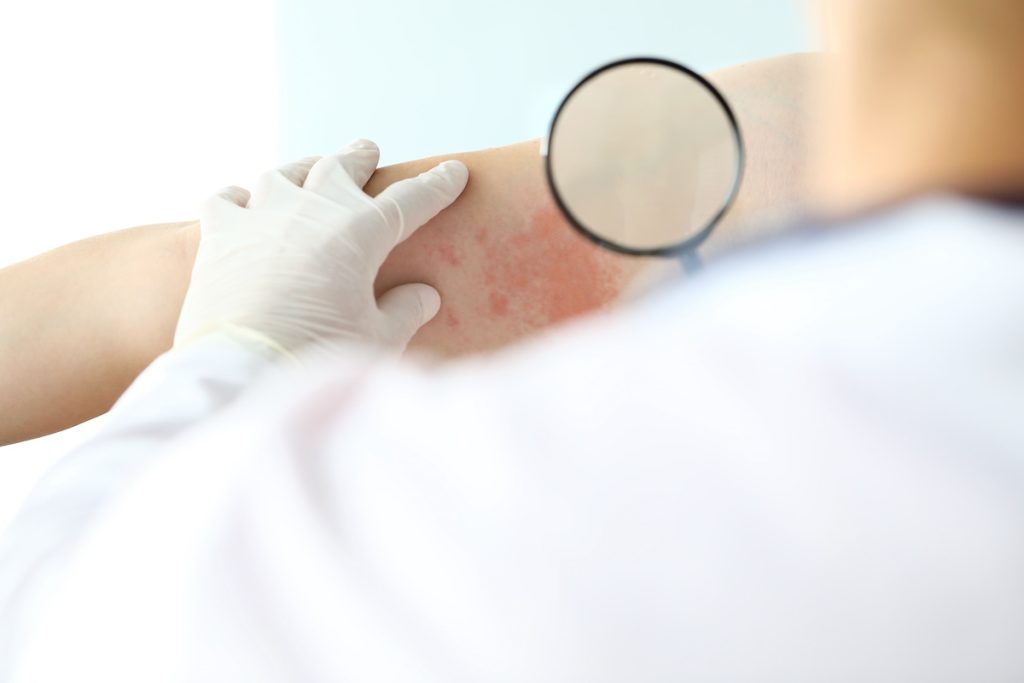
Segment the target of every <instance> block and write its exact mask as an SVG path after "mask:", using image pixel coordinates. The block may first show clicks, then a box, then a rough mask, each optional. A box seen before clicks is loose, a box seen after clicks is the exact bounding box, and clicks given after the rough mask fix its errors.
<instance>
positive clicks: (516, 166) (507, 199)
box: [0, 56, 810, 444]
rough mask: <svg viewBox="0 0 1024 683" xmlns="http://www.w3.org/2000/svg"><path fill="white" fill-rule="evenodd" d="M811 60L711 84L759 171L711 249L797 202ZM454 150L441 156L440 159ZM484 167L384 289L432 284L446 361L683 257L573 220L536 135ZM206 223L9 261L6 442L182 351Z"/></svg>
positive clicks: (471, 161)
mask: <svg viewBox="0 0 1024 683" xmlns="http://www.w3.org/2000/svg"><path fill="white" fill-rule="evenodd" d="M809 59H810V57H809V56H792V57H784V58H778V59H774V60H766V61H764V62H757V63H754V64H751V65H746V66H743V67H737V68H734V69H729V70H725V71H723V72H719V73H718V74H714V75H713V79H714V80H716V81H717V82H718V84H719V85H720V86H721V87H722V88H723V90H724V91H725V92H726V94H727V95H728V96H729V97H730V98H731V99H732V100H733V103H734V105H735V108H736V110H737V113H738V115H739V118H740V121H741V124H742V125H743V126H744V129H745V132H746V138H747V143H748V147H749V158H750V160H751V161H750V167H749V169H748V173H747V176H746V178H745V184H744V188H743V189H742V190H741V193H740V197H739V201H738V203H737V205H736V208H735V210H734V211H733V212H731V213H730V215H729V217H728V218H727V220H726V221H725V222H724V223H723V224H722V225H721V226H720V228H719V229H718V230H716V232H715V233H714V234H713V235H712V237H711V239H710V240H709V242H708V244H707V245H706V246H707V251H708V252H714V251H715V250H717V249H722V248H724V247H726V246H728V245H730V244H733V243H736V242H738V241H742V240H743V239H745V238H746V237H748V236H749V232H750V226H751V225H753V224H755V223H757V222H758V220H759V219H760V218H763V217H764V215H765V212H768V213H778V212H779V211H780V209H781V210H782V211H783V212H784V211H785V210H787V209H790V208H791V205H792V204H793V201H794V197H795V195H794V190H793V189H791V188H792V182H793V175H794V174H793V173H792V170H793V169H795V168H797V167H798V166H799V163H798V161H799V156H798V155H799V154H802V145H800V144H798V143H799V140H800V139H801V137H802V136H801V133H800V129H799V125H798V122H799V117H798V116H795V115H794V112H797V110H798V109H799V110H801V111H802V109H800V107H799V106H798V98H799V94H800V93H801V92H802V90H803V87H804V84H803V82H802V78H803V76H802V70H803V69H805V66H804V64H805V63H806V62H807V61H808V60H809ZM440 158H442V157H438V159H440ZM443 158H459V159H462V160H463V161H465V162H466V164H467V165H468V166H469V169H470V181H469V185H468V187H467V189H466V191H465V193H464V194H463V195H462V196H461V197H460V198H459V199H458V200H457V201H456V202H455V204H454V205H453V206H451V207H450V208H449V209H447V210H445V211H444V212H442V213H441V214H440V215H439V216H437V217H436V218H435V219H434V220H432V221H431V222H430V223H428V224H427V225H425V226H424V227H422V228H421V229H420V230H419V231H418V232H417V233H416V234H415V235H414V236H413V237H412V238H411V239H410V240H408V241H407V242H406V243H404V244H402V245H400V246H399V247H398V248H396V249H395V251H394V253H393V254H392V255H391V257H390V258H389V259H388V261H387V262H386V263H385V264H384V267H383V268H382V270H381V272H380V276H379V279H378V283H377V285H378V291H384V290H386V289H388V288H390V287H392V286H394V285H397V284H401V283H404V282H429V283H430V284H432V285H434V286H435V287H437V288H438V289H439V290H440V292H441V296H442V302H443V303H442V308H441V311H440V313H439V314H438V316H437V317H436V318H435V319H434V320H433V321H431V322H430V323H429V324H428V325H426V326H425V327H424V328H423V329H422V330H421V331H420V333H419V334H418V335H417V336H416V338H415V339H414V340H413V344H412V346H413V347H415V348H420V349H427V350H430V351H433V352H436V353H439V354H442V355H452V354H459V353H467V352H473V351H479V350H485V349H491V348H495V347H498V346H501V345H503V344H507V343H509V342H511V341H513V340H515V339H518V338H521V337H522V336H523V335H525V334H527V333H529V332H531V331H534V330H537V329H540V328H544V327H546V326H549V325H551V324H553V323H558V322H560V321H563V320H565V319H567V318H570V317H573V316H575V315H578V314H580V313H584V312H587V311H591V310H593V309H596V308H601V307H606V306H609V305H612V304H614V302H615V301H617V300H619V299H620V298H621V297H622V296H624V295H625V294H627V293H628V292H630V291H633V290H635V289H636V288H638V287H640V286H641V284H640V283H642V282H644V281H645V280H647V279H648V278H651V277H654V276H656V274H658V273H659V272H664V271H670V270H672V269H674V264H673V263H672V262H666V261H657V260H652V259H635V258H631V257H624V256H618V255H614V254H611V253H608V252H606V251H604V250H602V249H599V248H598V247H595V246H594V245H592V244H590V243H589V242H587V241H586V240H585V239H584V238H582V237H581V236H579V235H578V234H577V233H576V232H574V230H573V229H572V228H571V227H569V225H568V224H566V223H565V222H564V221H562V220H561V218H560V216H559V214H558V212H557V211H556V210H555V208H554V207H553V205H552V202H551V199H550V197H549V195H548V191H547V188H546V185H545V183H544V178H543V169H542V165H541V160H540V157H539V156H538V146H537V143H536V141H531V142H525V143H521V144H518V145H512V146H509V147H501V148H495V149H489V150H484V151H479V152H469V153H464V154H453V155H445V156H444V157H443ZM435 161H436V159H425V160H420V161H414V162H409V163H404V164H398V165H395V166H389V167H385V168H381V169H379V170H378V171H377V173H375V174H374V176H373V177H372V178H371V179H370V182H369V184H368V185H367V191H368V192H369V193H370V194H374V195H375V194H377V193H378V192H380V190H381V189H383V188H384V187H386V186H387V185H388V184H390V183H392V182H394V181H396V180H399V179H401V178H405V177H410V176H413V175H415V174H417V173H419V172H420V171H422V170H426V169H427V168H429V167H431V166H432V165H433V164H434V163H435ZM197 241H198V224H196V223H194V222H193V223H188V224H175V225H166V226H149V227H144V228H135V229H132V230H125V231H121V232H117V233H112V234H110V235H103V236H100V237H96V238H92V239H89V240H85V241H83V242H79V243H76V244H72V245H68V246H66V247H62V248H60V249H57V250H54V251H52V252H48V253H46V254H43V255H42V256H39V257H36V258H35V259H32V260H30V261H26V262H24V263H21V264H17V265H15V266H12V267H10V268H7V269H3V270H0V444H3V443H10V442H13V441H18V440H22V439H26V438H30V437H33V436H38V435H42V434H47V433H50V432H54V431H57V430H59V429H63V428H65V427H69V426H72V425H74V424H77V423H79V422H82V421H84V420H86V419H89V418H90V417H93V416H95V415H98V414H100V413H102V412H104V411H106V410H107V409H108V408H109V407H110V405H111V404H112V403H113V401H114V400H116V398H117V397H118V396H120V394H121V393H122V392H123V391H124V389H125V388H126V387H127V385H128V384H129V383H130V382H131V381H132V380H133V379H134V378H135V377H136V376H137V375H138V373H139V372H141V371H142V369H143V368H145V367H146V365H148V364H149V363H150V362H151V361H152V360H153V359H154V358H155V357H156V356H157V355H159V354H160V353H162V352H164V351H166V350H167V349H168V348H169V347H170V344H171V339H172V337H173V331H174V326H175V323H176V321H177V316H178V312H179V310H180V307H181V301H182V298H183V296H184V292H185V289H186V287H187V282H188V275H189V272H190V270H191V265H192V260H193V258H194V255H195V247H196V244H197Z"/></svg>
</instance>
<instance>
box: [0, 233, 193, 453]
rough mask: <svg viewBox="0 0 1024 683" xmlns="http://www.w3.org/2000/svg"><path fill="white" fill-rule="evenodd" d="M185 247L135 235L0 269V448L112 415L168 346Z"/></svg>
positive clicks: (167, 238) (166, 238)
mask: <svg viewBox="0 0 1024 683" xmlns="http://www.w3.org/2000/svg"><path fill="white" fill-rule="evenodd" d="M188 237H189V232H188V224H186V223H179V224H170V225H154V226H146V227H141V228H132V229H130V230H122V231H120V232H115V233H111V234H108V235H101V236H99V237H93V238H91V239H87V240H83V241H81V242H76V243H74V244H69V245H66V246H64V247H61V248H59V249H55V250H53V251H50V252H47V253H45V254H42V255H41V256H37V257H36V258H34V259H30V260H28V261H25V262H22V263H18V264H16V265H14V266H10V267H9V268H4V269H0V445H2V444H5V443H11V442H14V441H20V440H23V439H28V438H32V437H35V436H40V435H43V434H49V433H51V432H55V431H58V430H60V429H64V428H66V427H70V426H72V425H75V424H78V423H79V422H83V421H85V420H87V419H89V418H92V417H95V416H96V415H99V414H100V413H102V412H104V411H106V410H107V409H108V408H109V407H110V405H111V404H112V403H113V402H114V401H115V400H116V399H117V397H118V396H120V395H121V393H122V392H123V391H124V389H125V388H126V387H127V386H128V384H130V383H131V381H132V380H133V379H134V378H135V377H136V376H137V375H138V374H139V373H140V372H141V371H142V370H143V368H145V367H146V366H147V365H148V364H149V363H150V362H152V360H153V359H154V358H155V357H156V356H157V355H159V354H160V353H161V352H163V351H164V350H166V349H167V348H168V347H169V346H170V340H171V337H172V335H173V332H174V326H175V323H176V321H177V316H178V311H179V310H180V308H181V301H182V299H183V297H184V293H185V289H186V287H187V286H188V277H189V272H190V269H191V263H192V255H191V254H190V253H189V249H188Z"/></svg>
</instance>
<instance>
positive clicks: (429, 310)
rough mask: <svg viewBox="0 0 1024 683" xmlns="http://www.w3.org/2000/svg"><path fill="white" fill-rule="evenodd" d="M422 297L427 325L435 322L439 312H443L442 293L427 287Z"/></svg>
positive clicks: (424, 319) (424, 320) (424, 318)
mask: <svg viewBox="0 0 1024 683" xmlns="http://www.w3.org/2000/svg"><path fill="white" fill-rule="evenodd" d="M421 296H422V297H423V299H422V301H423V322H424V324H426V323H428V322H430V321H431V320H433V319H434V316H436V315H437V312H438V311H440V310H441V293H440V292H438V291H437V290H436V289H434V288H433V287H431V286H430V285H427V286H426V287H424V288H423V294H421Z"/></svg>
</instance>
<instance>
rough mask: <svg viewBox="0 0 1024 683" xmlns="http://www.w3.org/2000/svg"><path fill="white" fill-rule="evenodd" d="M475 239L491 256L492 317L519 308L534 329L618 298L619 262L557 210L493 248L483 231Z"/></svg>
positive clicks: (488, 274) (547, 211)
mask: <svg viewBox="0 0 1024 683" xmlns="http://www.w3.org/2000/svg"><path fill="white" fill-rule="evenodd" d="M476 238H477V241H478V242H480V243H481V244H482V245H483V246H484V249H485V253H486V256H487V259H486V266H485V267H486V268H487V270H486V275H485V278H484V281H485V284H486V286H487V288H488V291H489V294H488V297H489V299H488V304H489V306H488V310H487V313H488V314H489V315H490V316H491V317H499V318H501V317H505V316H506V315H508V313H509V311H510V310H513V309H518V312H519V313H520V315H522V316H523V317H524V318H525V319H526V320H528V321H529V322H530V323H532V325H534V326H540V325H546V324H550V323H556V322H561V321H563V320H566V319H568V318H571V317H573V316H576V315H580V314H581V313H586V312H588V311H592V310H594V309H596V308H600V307H601V306H603V305H605V304H607V303H609V302H611V301H612V300H614V299H615V298H616V296H617V295H618V292H619V279H620V274H621V263H620V261H619V259H618V258H617V257H616V256H615V255H614V254H612V253H610V252H608V251H606V250H605V249H603V248H602V247H598V246H597V245H595V244H592V243H591V242H589V241H587V240H586V239H585V238H584V237H582V236H581V235H580V234H579V233H577V232H576V231H575V230H574V229H573V228H572V226H570V225H569V224H568V223H567V222H566V221H565V219H564V218H563V217H562V214H561V213H560V212H559V210H558V209H557V208H556V207H555V206H551V205H549V206H546V207H544V208H542V209H540V210H538V211H536V212H535V213H534V214H533V215H532V216H531V217H530V225H529V227H528V228H527V229H526V230H525V231H523V232H519V233H515V234H513V235H511V236H510V237H507V238H504V239H501V240H499V241H498V242H497V243H489V242H488V241H487V234H486V232H484V231H479V232H478V233H477V235H476Z"/></svg>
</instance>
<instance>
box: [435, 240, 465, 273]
mask: <svg viewBox="0 0 1024 683" xmlns="http://www.w3.org/2000/svg"><path fill="white" fill-rule="evenodd" d="M434 251H436V252H437V255H438V256H439V257H440V258H441V262H442V263H446V264H448V265H449V266H453V267H456V268H457V267H458V266H461V265H462V259H461V258H460V257H459V254H458V253H457V252H456V251H455V246H454V245H452V244H450V243H448V242H444V243H441V244H438V245H437V246H436V247H434Z"/></svg>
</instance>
